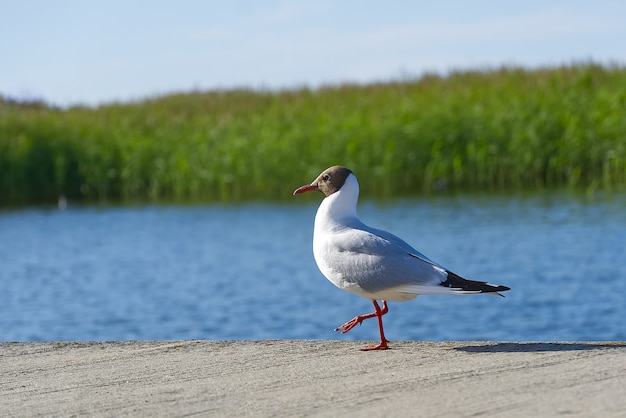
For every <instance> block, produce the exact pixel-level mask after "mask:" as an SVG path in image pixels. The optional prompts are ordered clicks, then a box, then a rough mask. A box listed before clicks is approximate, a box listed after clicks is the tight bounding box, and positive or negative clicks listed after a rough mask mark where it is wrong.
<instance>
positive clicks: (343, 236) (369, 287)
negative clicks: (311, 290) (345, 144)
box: [293, 166, 510, 351]
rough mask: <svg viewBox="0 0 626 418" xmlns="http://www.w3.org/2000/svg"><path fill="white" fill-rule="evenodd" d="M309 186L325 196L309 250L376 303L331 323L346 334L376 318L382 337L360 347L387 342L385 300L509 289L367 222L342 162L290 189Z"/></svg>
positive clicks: (329, 273) (340, 280) (343, 285)
mask: <svg viewBox="0 0 626 418" xmlns="http://www.w3.org/2000/svg"><path fill="white" fill-rule="evenodd" d="M311 191H319V192H322V193H323V194H324V195H325V196H326V197H325V198H324V200H323V201H322V203H321V204H320V206H319V208H318V210H317V214H316V215H315V226H314V230H313V256H314V257H315V262H316V263H317V266H318V268H319V269H320V271H321V272H322V274H323V275H324V276H325V277H326V278H327V279H328V280H330V282H331V283H333V284H334V285H335V286H337V287H338V288H340V289H343V290H346V291H348V292H351V293H354V294H356V295H359V296H362V297H364V298H367V299H369V300H371V301H372V303H373V304H374V312H372V313H369V314H365V315H357V316H355V317H354V318H352V319H351V320H350V321H348V322H346V323H345V324H343V325H341V326H340V327H338V328H336V329H335V331H341V332H342V334H345V333H346V332H348V331H350V330H351V329H352V328H354V327H355V326H357V325H359V324H361V323H362V322H363V321H364V320H365V319H368V318H374V317H376V318H378V329H379V331H380V343H379V344H378V345H375V346H368V347H365V348H363V349H362V350H364V351H369V350H386V349H387V348H389V346H388V342H389V341H388V340H387V339H386V338H385V333H384V331H383V320H382V317H383V315H385V314H386V313H387V312H388V311H389V308H388V306H387V301H393V302H406V301H408V300H411V299H414V298H415V297H416V296H418V295H421V294H432V295H468V294H476V293H487V294H492V295H497V296H502V295H501V294H500V293H499V292H504V291H506V290H509V289H510V288H509V287H507V286H502V285H492V284H489V283H486V282H477V281H473V280H467V279H464V278H462V277H461V276H459V275H457V274H455V273H452V272H451V271H450V270H448V269H446V268H445V267H443V266H441V265H439V264H437V263H435V262H434V261H432V260H431V259H429V258H428V257H426V256H425V255H424V254H422V253H420V252H419V251H417V250H416V249H415V248H413V247H411V246H410V245H409V244H407V243H406V242H404V241H403V240H402V239H400V238H398V237H397V236H395V235H393V234H391V233H389V232H387V231H383V230H381V229H375V228H371V227H369V226H367V225H365V224H364V223H363V222H361V221H360V220H359V218H358V217H357V212H356V204H357V200H358V199H359V183H358V181H357V179H356V176H355V175H354V173H353V172H352V171H351V170H350V169H348V168H346V167H341V166H333V167H330V168H328V169H326V170H324V171H323V172H322V173H321V174H320V175H319V176H318V177H317V178H316V179H315V180H313V182H312V183H311V184H305V185H304V186H302V187H299V188H298V189H296V190H295V191H294V192H293V194H294V195H298V194H301V193H306V192H311ZM378 301H381V302H382V307H381V306H380V305H379V304H378Z"/></svg>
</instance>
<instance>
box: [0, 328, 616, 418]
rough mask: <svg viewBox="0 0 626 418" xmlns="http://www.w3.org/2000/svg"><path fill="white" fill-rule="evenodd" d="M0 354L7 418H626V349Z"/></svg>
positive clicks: (259, 346) (422, 345) (200, 346)
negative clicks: (197, 417) (191, 417)
mask: <svg viewBox="0 0 626 418" xmlns="http://www.w3.org/2000/svg"><path fill="white" fill-rule="evenodd" d="M363 345H365V342H362V341H361V342H354V341H349V342H344V341H341V342H340V341H305V340H295V341H293V340H286V341H283V340H280V341H273V340H272V341H269V340H268V341H148V342H103V343H80V342H75V343H71V342H70V343H0V376H1V379H0V411H1V415H3V416H28V417H32V416H85V415H96V416H112V417H113V416H115V417H119V416H182V415H194V414H199V415H201V416H211V415H215V416H217V415H220V416H309V415H320V416H354V417H357V416H368V417H369V418H371V417H377V416H423V417H429V416H437V417H447V416H450V417H458V416H470V415H487V416H507V417H510V416H520V417H522V416H524V417H528V416H532V415H534V416H554V415H559V414H563V415H568V416H602V417H607V416H618V415H619V416H623V414H624V411H626V396H625V395H624V393H625V392H624V391H625V389H624V388H626V343H622V342H618V343H615V342H613V343H597V342H594V343H491V342H443V343H427V342H392V347H393V349H391V350H387V351H375V352H362V351H359V348H360V347H362V346H363Z"/></svg>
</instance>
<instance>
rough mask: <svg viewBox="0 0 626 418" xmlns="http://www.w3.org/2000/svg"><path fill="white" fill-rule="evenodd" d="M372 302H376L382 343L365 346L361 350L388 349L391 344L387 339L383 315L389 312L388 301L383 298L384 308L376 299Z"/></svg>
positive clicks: (375, 306)
mask: <svg viewBox="0 0 626 418" xmlns="http://www.w3.org/2000/svg"><path fill="white" fill-rule="evenodd" d="M372 302H373V303H374V308H375V309H376V316H377V317H378V329H379V331H380V343H379V344H378V345H373V346H369V347H364V348H362V349H361V350H363V351H370V350H386V349H388V348H389V346H388V345H387V343H388V342H389V341H387V339H386V338H385V332H384V331H383V315H384V314H386V313H387V312H389V309H388V308H387V301H386V300H383V308H382V309H380V306H378V302H376V301H375V300H372Z"/></svg>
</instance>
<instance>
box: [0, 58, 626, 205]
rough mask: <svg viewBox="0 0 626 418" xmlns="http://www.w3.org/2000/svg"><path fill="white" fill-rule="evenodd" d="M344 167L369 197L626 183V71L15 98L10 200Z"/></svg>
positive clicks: (254, 192)
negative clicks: (83, 103)
mask: <svg viewBox="0 0 626 418" xmlns="http://www.w3.org/2000/svg"><path fill="white" fill-rule="evenodd" d="M334 164H342V165H346V166H349V167H351V168H352V169H353V170H354V171H355V172H356V173H357V175H358V176H359V178H360V179H361V183H362V189H363V190H364V192H365V191H366V192H367V195H368V196H369V197H376V196H378V197H383V196H389V195H411V194H417V193H424V192H432V191H433V190H441V189H446V190H453V191H457V190H492V191H502V190H510V189H514V188H551V187H583V188H587V189H589V188H591V189H595V188H603V189H616V188H618V189H624V188H625V186H626V69H625V68H623V67H620V66H613V67H610V66H608V67H607V66H599V65H594V64H578V65H572V66H565V67H559V68H550V69H540V70H525V69H519V68H503V69H497V70H496V69H494V70H486V71H466V72H457V73H453V74H450V75H447V76H438V75H425V76H423V77H421V78H419V79H416V80H413V81H402V82H389V83H379V84H370V85H340V86H333V87H327V88H321V89H316V90H310V89H298V90H289V91H278V92H273V91H255V90H228V91H210V92H194V93H189V94H177V95H170V96H165V97H159V98H154V99H150V100H145V101H142V102H137V103H127V104H112V105H105V106H101V107H98V108H96V109H92V108H82V107H75V108H70V109H59V108H55V107H51V106H48V105H46V104H45V103H39V102H36V103H19V102H15V101H10V100H8V99H4V100H2V101H0V202H1V203H5V204H6V203H38V202H44V201H55V200H56V198H57V197H58V196H60V195H65V196H67V197H68V198H70V199H82V200H126V199H139V200H145V199H148V200H153V199H165V200H178V199H182V200H192V201H226V200H245V199H276V198H286V197H288V196H289V195H290V193H291V191H292V190H293V189H294V188H295V187H297V186H300V185H301V184H303V182H308V181H310V180H312V179H313V178H314V177H315V176H316V175H317V174H318V173H319V172H320V171H321V170H322V169H324V168H326V167H328V166H330V165H334Z"/></svg>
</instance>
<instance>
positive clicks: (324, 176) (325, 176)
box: [322, 173, 330, 181]
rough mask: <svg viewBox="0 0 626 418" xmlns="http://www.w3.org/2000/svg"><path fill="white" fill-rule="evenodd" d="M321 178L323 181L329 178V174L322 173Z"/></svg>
mask: <svg viewBox="0 0 626 418" xmlns="http://www.w3.org/2000/svg"><path fill="white" fill-rule="evenodd" d="M322 180H324V181H328V180H330V174H328V173H326V174H324V175H323V176H322Z"/></svg>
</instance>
